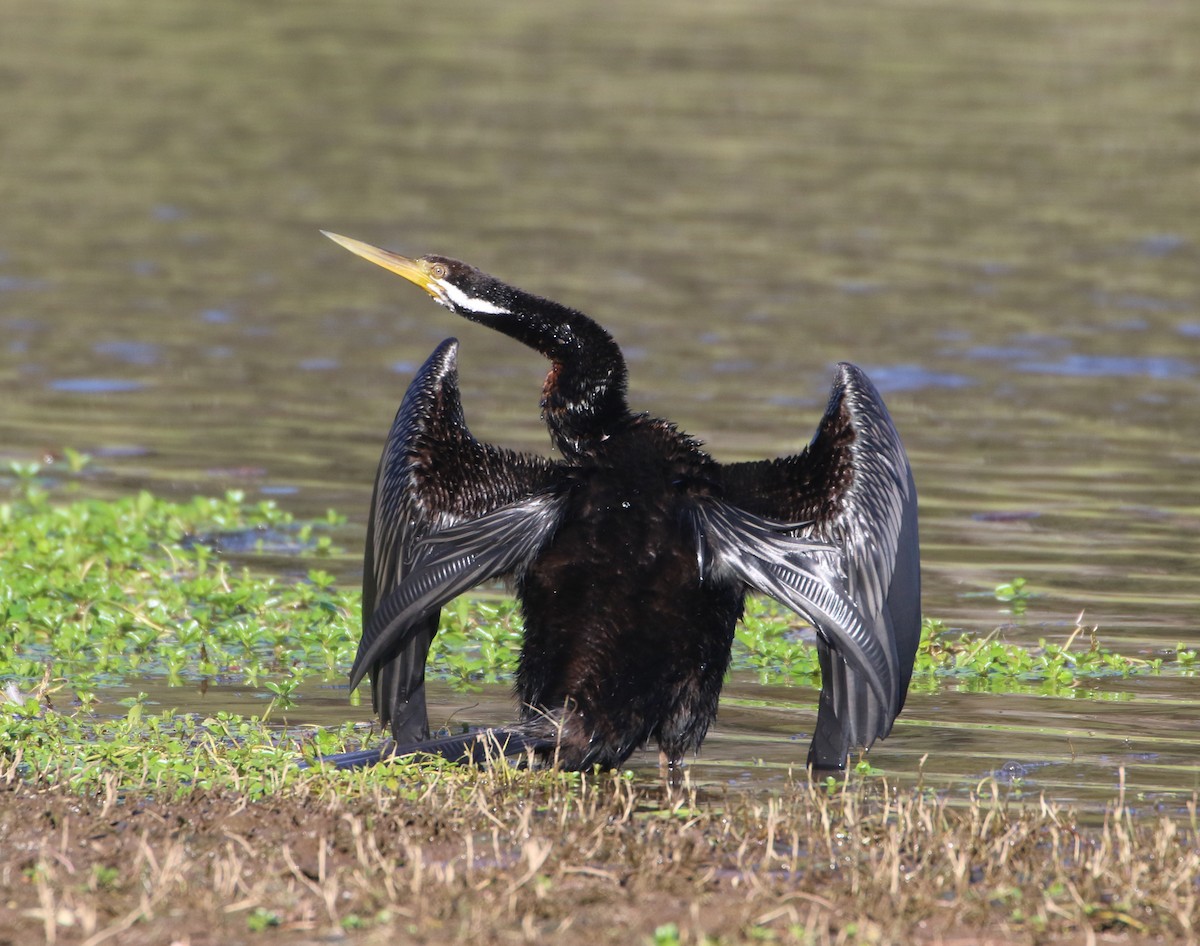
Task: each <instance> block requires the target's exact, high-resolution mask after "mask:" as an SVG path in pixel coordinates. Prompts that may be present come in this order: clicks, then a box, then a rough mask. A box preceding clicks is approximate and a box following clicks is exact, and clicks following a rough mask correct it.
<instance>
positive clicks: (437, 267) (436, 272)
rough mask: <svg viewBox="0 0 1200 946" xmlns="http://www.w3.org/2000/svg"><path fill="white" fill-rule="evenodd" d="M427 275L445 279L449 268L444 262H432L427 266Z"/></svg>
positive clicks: (448, 273)
mask: <svg viewBox="0 0 1200 946" xmlns="http://www.w3.org/2000/svg"><path fill="white" fill-rule="evenodd" d="M429 275H430V276H432V277H433V278H434V279H445V278H446V277H447V276H449V275H450V270H449V268H447V266H446V264H445V263H434V264H433V265H432V266H430V267H429Z"/></svg>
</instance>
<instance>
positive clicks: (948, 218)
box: [0, 0, 1200, 797]
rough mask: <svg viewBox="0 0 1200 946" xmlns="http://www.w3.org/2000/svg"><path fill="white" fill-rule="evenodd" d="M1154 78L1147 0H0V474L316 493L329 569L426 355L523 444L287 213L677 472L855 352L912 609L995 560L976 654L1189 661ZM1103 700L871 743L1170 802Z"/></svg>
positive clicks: (958, 591)
mask: <svg viewBox="0 0 1200 946" xmlns="http://www.w3.org/2000/svg"><path fill="white" fill-rule="evenodd" d="M409 7H411V5H409ZM1197 48H1200V17H1197V15H1196V11H1195V9H1194V5H1193V4H1191V3H1190V2H1189V0H1174V2H1172V0H1165V2H1159V3H1154V4H1137V5H1119V4H1100V5H1096V4H1094V3H1088V2H1084V0H1054V2H1050V3H1041V2H1039V3H1033V2H1018V3H1015V4H1013V3H993V2H987V0H971V2H966V3H961V4H943V3H922V2H901V3H894V2H867V3H864V4H854V5H841V4H835V3H808V4H804V5H802V6H797V5H796V4H794V3H787V2H770V0H768V2H763V3H757V4H753V5H746V4H735V3H722V2H714V3H700V4H694V3H689V4H684V3H674V2H667V3H662V4H656V5H654V7H653V8H651V9H647V8H646V7H645V5H643V4H633V3H629V2H624V0H618V2H615V3H609V4H604V5H597V4H592V3H585V2H565V3H559V4H554V5H545V4H523V3H510V4H485V3H478V2H471V0H468V2H466V3H462V4H457V5H455V6H454V7H453V8H431V7H421V8H419V10H418V9H417V8H408V7H406V5H404V4H396V3H394V2H391V0H389V2H386V3H384V2H373V0H366V2H362V3H358V4H355V5H353V6H346V5H343V4H329V3H320V2H309V0H298V2H293V3H288V4H271V5H258V6H254V7H246V6H245V5H244V4H238V3H233V2H232V0H212V2H206V3H203V4H197V3H189V2H183V0H161V2H157V3H154V4H149V5H147V4H134V3H132V2H130V0H106V2H103V3H95V4H78V3H73V2H66V0H40V2H38V3H36V4H35V3H27V2H17V3H9V4H7V5H5V6H4V8H3V10H0V105H2V107H3V110H4V115H5V122H4V127H3V129H2V130H0V139H2V140H3V145H4V169H3V173H0V206H3V208H4V212H3V214H2V215H0V405H2V406H0V456H2V457H7V458H20V459H28V458H30V457H34V456H36V455H38V454H39V453H40V452H42V451H44V450H57V449H59V448H61V447H62V446H63V445H70V446H74V447H76V448H78V449H81V450H84V451H86V452H88V453H91V454H93V455H94V456H95V457H96V458H97V459H96V467H97V470H98V472H97V473H96V475H95V476H94V479H93V481H92V482H93V483H94V487H95V490H96V492H97V493H98V494H101V495H113V494H118V493H125V492H128V491H129V490H133V489H137V488H139V487H142V486H149V487H151V488H153V489H155V490H158V491H161V492H165V493H168V494H185V493H192V492H213V491H220V490H224V489H226V488H230V487H236V488H239V489H245V490H247V491H248V492H249V493H250V494H252V495H255V494H263V495H268V496H272V497H274V498H276V499H277V500H278V501H279V502H281V503H282V504H284V505H285V506H287V507H288V508H290V509H292V510H293V511H295V512H296V513H297V514H299V515H307V514H313V513H323V511H324V510H325V509H326V508H327V507H330V506H332V507H335V508H337V509H339V510H342V511H344V512H346V513H347V514H349V515H350V516H351V519H352V522H351V525H350V526H349V527H347V529H346V530H345V534H344V535H343V536H342V540H343V541H344V543H345V544H346V545H347V546H348V547H357V546H358V545H359V543H360V542H361V535H362V527H363V526H362V518H363V516H364V515H365V510H366V505H367V500H368V495H369V488H370V480H371V477H372V475H373V471H374V467H375V463H376V460H377V457H378V451H379V448H380V441H381V437H382V436H383V434H384V432H385V431H386V429H387V425H388V423H389V422H390V419H391V415H392V413H393V411H394V410H395V407H396V404H397V403H398V401H399V398H400V396H401V395H402V393H403V390H404V387H405V384H406V380H407V378H408V376H409V375H410V374H411V372H412V370H413V368H414V367H415V366H416V365H418V364H419V363H420V362H421V361H422V360H423V359H424V358H425V356H426V355H427V354H428V353H429V351H430V350H431V349H432V347H433V345H434V344H436V343H437V342H438V341H439V340H441V339H442V338H444V337H446V336H447V335H450V334H454V335H456V336H458V337H459V338H460V339H461V340H462V357H461V363H462V372H463V388H464V390H463V396H464V401H465V404H466V408H467V411H468V416H469V419H470V422H471V425H472V429H473V430H474V431H475V433H476V434H477V435H479V436H481V437H484V438H487V439H490V440H494V441H499V442H503V443H505V444H507V445H510V446H514V447H519V448H523V449H529V450H545V449H546V435H545V431H544V428H543V427H542V426H541V424H540V422H539V420H538V416H537V398H538V394H539V391H540V384H541V377H542V375H543V373H544V365H543V364H542V363H541V362H540V360H539V358H538V357H537V356H536V355H535V354H533V353H532V352H529V351H526V350H524V349H522V348H520V347H519V346H517V345H515V344H514V343H512V342H511V341H509V340H507V339H504V338H502V337H499V336H497V335H494V334H492V333H489V332H488V331H487V330H485V329H483V328H480V327H478V326H472V325H469V324H467V323H464V322H461V321H457V320H455V319H454V318H453V317H452V316H450V315H449V314H447V313H445V312H443V311H441V310H438V309H436V308H435V307H433V306H432V305H430V304H429V303H428V301H427V300H426V299H424V298H423V297H422V295H421V294H420V293H419V292H418V291H416V290H414V289H412V287H409V286H406V285H404V284H402V283H401V282H400V281H399V280H397V279H395V278H394V277H390V276H388V275H387V274H385V273H383V272H382V271H379V270H375V269H373V268H371V267H369V266H368V265H367V264H366V263H363V262H362V261H359V260H355V259H354V258H352V257H350V256H349V255H347V254H346V253H345V252H344V251H342V250H340V249H339V248H337V247H335V246H334V245H333V244H331V243H329V242H328V241H326V240H324V239H323V238H321V237H320V236H319V234H318V233H317V230H318V228H328V229H333V230H337V231H340V232H343V233H348V234H352V235H355V236H358V237H361V238H363V239H366V240H369V241H371V242H374V243H381V244H385V245H388V246H391V247H394V248H396V249H398V250H400V251H408V252H412V253H420V252H428V251H437V252H443V253H447V254H450V255H454V256H458V257H461V258H465V259H467V260H470V261H472V262H474V263H476V264H477V265H480V266H482V267H483V268H485V269H488V270H490V271H492V272H495V273H497V274H500V275H502V276H503V277H505V278H506V279H508V280H509V281H511V282H514V283H516V284H518V285H521V286H524V287H527V288H529V289H532V290H535V291H538V292H540V293H542V294H545V295H549V296H552V297H555V298H558V299H561V300H563V301H565V302H568V303H571V304H574V305H576V306H577V307H579V308H581V309H583V310H584V311H587V312H589V313H591V314H592V315H594V316H595V317H596V318H597V319H599V320H600V321H601V322H602V323H603V324H604V325H605V326H606V327H608V328H609V329H610V330H611V331H612V332H613V333H614V334H615V335H616V337H617V339H618V340H619V341H620V343H621V344H622V345H623V346H624V347H625V349H626V351H627V353H628V354H629V357H630V363H631V374H632V400H633V403H634V404H635V406H636V407H637V408H639V409H646V410H650V411H652V412H654V413H656V414H660V415H662V416H667V417H670V418H672V419H673V420H676V421H678V422H679V423H680V424H681V425H683V426H684V427H685V429H687V430H688V431H690V432H692V433H694V434H696V435H698V436H700V437H703V438H704V439H705V440H706V441H707V442H708V443H709V445H710V446H711V448H712V450H713V452H714V453H715V454H716V455H717V456H718V457H720V458H725V459H744V458H750V457H755V456H761V455H774V454H779V453H786V452H791V451H794V450H795V449H797V448H798V447H799V446H801V445H802V444H803V443H804V442H805V441H806V440H807V439H808V437H809V436H810V434H811V431H812V429H813V427H814V424H815V421H816V418H817V416H818V414H819V412H820V409H821V407H822V405H823V402H824V399H825V396H826V390H827V386H828V384H829V380H830V374H831V366H832V365H833V363H835V362H837V361H839V360H843V359H845V360H853V361H855V362H857V363H859V364H860V365H862V366H863V367H864V368H866V369H867V370H868V371H869V372H870V373H871V374H872V376H873V377H874V378H875V380H876V381H877V383H878V384H879V386H880V388H881V389H882V391H883V392H884V395H885V397H886V398H887V401H888V404H889V406H890V407H891V410H892V413H893V415H894V417H895V419H896V422H897V424H898V426H899V427H900V430H901V432H902V434H903V436H904V438H905V441H906V443H907V445H908V447H909V450H910V453H911V456H912V459H913V463H914V467H915V469H916V475H917V480H918V485H919V490H920V495H921V514H922V517H923V518H922V539H923V553H924V568H925V576H926V594H925V610H926V612H927V613H928V614H931V615H934V616H937V617H941V618H943V619H944V620H946V621H948V622H949V623H951V624H953V625H955V626H961V627H964V628H967V629H969V630H973V631H980V632H986V631H990V630H991V629H992V628H993V627H995V626H996V625H997V624H999V623H1002V622H1004V621H1005V620H1006V617H1005V615H1004V614H1003V613H1001V612H1000V611H999V610H998V608H999V607H1000V606H999V605H997V603H996V602H994V601H992V600H991V599H989V598H988V597H987V596H986V595H983V596H981V595H980V593H981V592H987V591H989V590H990V589H991V588H992V587H994V586H995V585H996V584H997V583H999V582H1001V581H1006V580H1009V579H1011V578H1013V577H1014V576H1023V577H1025V578H1026V579H1028V581H1029V583H1030V585H1031V587H1033V589H1034V590H1035V591H1036V592H1038V597H1037V598H1035V599H1034V601H1033V603H1032V605H1031V607H1030V610H1029V612H1028V613H1027V614H1026V615H1025V616H1024V617H1023V618H1022V619H1021V624H1020V625H1019V626H1018V627H1015V628H1011V629H1008V630H1006V631H1005V632H1004V633H1005V635H1006V636H1008V637H1010V638H1012V639H1015V640H1023V641H1029V642H1031V643H1032V642H1036V640H1037V639H1038V638H1039V637H1042V636H1048V637H1055V636H1059V637H1064V636H1065V635H1066V634H1067V633H1069V631H1070V630H1071V629H1072V628H1073V627H1074V625H1075V619H1076V617H1077V615H1079V614H1080V612H1083V613H1084V621H1085V622H1087V623H1088V624H1097V625H1099V627H1100V635H1101V638H1102V640H1103V641H1104V642H1105V643H1106V644H1108V645H1110V646H1114V647H1116V648H1118V649H1120V650H1122V651H1124V652H1126V653H1133V654H1140V655H1143V656H1151V655H1154V654H1155V653H1157V652H1160V651H1163V650H1164V649H1170V648H1173V647H1174V646H1175V644H1176V642H1178V641H1187V642H1191V643H1192V645H1193V646H1194V645H1195V643H1196V641H1197V637H1198V636H1200V635H1197V611H1198V610H1200V609H1198V602H1200V554H1198V552H1200V548H1198V546H1200V542H1198V540H1200V490H1198V487H1197V478H1198V477H1200V224H1198V223H1197V221H1200V160H1198V158H1200V155H1198V152H1197V146H1196V142H1197V140H1200V138H1198V135H1200V93H1198V92H1197V90H1198V89H1200V58H1198V57H1197V56H1196V55H1195V50H1196V49H1197ZM341 570H342V575H343V577H344V579H345V581H346V582H347V583H353V582H355V581H357V563H356V561H355V560H354V558H353V557H350V556H348V557H347V558H346V559H345V560H343V561H342V562H341ZM1106 686H1107V687H1108V688H1109V689H1110V690H1111V691H1112V692H1111V693H1109V694H1107V697H1106V698H1105V699H1082V698H1079V699H1063V698H1050V697H1039V696H1037V695H1036V694H1034V693H1025V694H1021V695H1012V694H1009V695H988V694H976V693H968V692H963V691H961V690H959V689H956V688H953V687H948V686H947V687H942V688H941V689H939V690H938V691H937V692H936V693H932V694H925V693H920V692H918V693H915V694H914V695H913V698H912V700H911V703H910V707H909V708H908V709H907V710H906V713H905V716H904V717H903V719H902V721H901V723H900V725H899V726H898V728H897V731H896V734H895V735H894V736H893V737H892V739H890V740H889V741H888V742H887V743H886V744H884V745H883V746H881V748H880V751H879V752H878V753H875V754H873V756H872V758H873V759H875V760H876V762H877V764H878V765H880V766H882V767H885V768H891V769H896V770H901V771H912V770H915V769H916V767H917V764H918V760H919V759H920V758H921V757H922V756H925V755H928V756H929V759H928V761H927V763H926V769H927V771H931V772H934V773H938V774H941V775H945V776H951V775H969V776H972V777H974V776H980V775H986V774H988V773H990V772H995V771H1001V772H1003V771H1007V772H1009V773H1010V774H1011V773H1018V774H1019V776H1020V777H1023V778H1026V779H1027V781H1028V783H1029V784H1030V785H1034V786H1043V787H1048V788H1050V789H1052V790H1055V791H1058V792H1060V793H1062V794H1064V795H1065V796H1068V797H1076V796H1079V795H1085V794H1086V793H1087V788H1088V786H1104V787H1110V786H1111V785H1112V784H1114V783H1115V781H1116V779H1117V771H1118V769H1119V768H1120V767H1121V766H1125V767H1126V768H1127V770H1128V771H1129V773H1130V774H1129V777H1130V778H1131V779H1132V780H1133V781H1134V782H1135V783H1136V784H1137V785H1139V786H1141V788H1142V789H1144V791H1145V793H1146V794H1147V797H1153V793H1155V792H1157V791H1159V790H1167V789H1172V790H1185V791H1190V790H1192V789H1194V788H1196V787H1197V784H1198V783H1200V775H1198V774H1197V770H1196V768H1195V762H1194V755H1195V753H1194V751H1193V750H1192V748H1191V747H1192V746H1193V745H1194V744H1195V743H1196V742H1197V741H1198V740H1200V700H1198V698H1197V689H1196V688H1197V683H1196V680H1195V679H1194V678H1186V677H1180V676H1171V675H1167V676H1163V677H1157V678H1156V677H1146V678H1138V679H1133V680H1126V681H1120V682H1118V683H1117V684H1106ZM177 698H178V701H179V702H180V703H181V704H186V703H187V701H188V700H189V699H191V698H192V697H191V696H190V695H189V694H187V692H186V691H184V692H179V693H178V696H177ZM330 698H331V701H332V702H331V704H330V706H331V707H335V706H336V707H339V709H337V710H336V712H335V711H334V710H333V709H332V708H331V709H330V711H329V713H330V715H329V717H328V718H332V717H333V716H335V715H339V714H340V715H341V716H344V715H346V714H348V713H351V712H352V713H357V714H360V715H365V712H364V711H363V710H361V709H356V710H353V711H351V710H348V709H346V708H345V704H344V700H345V694H344V692H341V691H335V692H333V693H331V694H330ZM164 699H165V697H164ZM205 699H206V700H211V699H212V695H211V693H210V695H209V696H208V697H205ZM437 699H438V700H439V701H440V702H439V703H438V708H439V711H442V712H443V714H444V715H449V714H450V713H451V712H454V711H455V708H456V707H462V706H465V705H468V704H469V703H470V702H471V700H472V699H473V697H470V696H466V697H464V696H463V695H461V694H453V693H439V695H438V697H437ZM505 699H506V696H505V695H504V694H503V693H502V692H501V693H500V694H499V696H498V697H497V699H496V700H495V701H494V703H495V705H494V706H492V704H490V703H489V704H487V705H488V706H489V707H491V708H492V709H494V710H495V712H496V713H497V714H498V715H499V716H503V715H504V713H505V712H506V705H505V703H504V700H505ZM814 699H815V697H814V694H812V693H811V692H810V691H803V690H794V689H785V688H766V687H762V686H760V685H759V684H758V683H757V681H755V680H752V679H741V678H737V679H735V680H733V681H732V682H731V686H730V688H729V690H728V695H727V699H726V701H725V703H724V704H723V709H722V713H721V718H720V721H719V725H718V729H717V730H716V731H715V732H714V734H713V736H712V737H711V739H710V742H709V743H708V744H707V745H706V748H705V754H704V759H705V760H706V761H705V763H704V764H705V765H706V766H708V767H709V769H707V770H706V771H710V772H712V773H714V774H713V777H714V778H726V779H730V780H734V781H737V780H741V779H755V778H758V777H760V774H761V773H766V775H767V777H770V776H771V774H772V773H775V772H776V771H777V768H776V767H778V766H781V765H783V764H784V763H785V762H790V761H795V760H798V759H802V758H803V750H804V745H805V740H806V737H802V738H800V739H799V740H798V741H797V738H796V737H797V734H798V733H806V732H807V731H808V727H809V726H810V725H811V707H812V704H813V701H814ZM797 704H799V705H797ZM314 712H316V709H315V703H314ZM463 712H468V711H463ZM470 712H474V711H470ZM479 712H480V715H479V716H476V717H473V718H477V719H487V718H490V717H488V714H487V713H486V712H483V711H482V709H481V710H480V711H479ZM461 715H462V714H461V713H460V716H461ZM468 715H469V712H468ZM756 759H762V760H764V765H763V766H756V765H752V764H750V761H752V760H756ZM1005 766H1008V768H1007V769H1005Z"/></svg>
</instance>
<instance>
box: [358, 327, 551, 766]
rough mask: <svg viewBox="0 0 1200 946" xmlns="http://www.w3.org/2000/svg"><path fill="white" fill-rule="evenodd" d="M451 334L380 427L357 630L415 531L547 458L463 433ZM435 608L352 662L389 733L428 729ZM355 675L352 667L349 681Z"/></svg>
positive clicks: (520, 489) (382, 597) (525, 482)
mask: <svg viewBox="0 0 1200 946" xmlns="http://www.w3.org/2000/svg"><path fill="white" fill-rule="evenodd" d="M457 353H458V342H457V341H456V340H455V339H453V338H448V339H446V340H445V341H444V342H442V343H441V344H440V345H438V347H437V348H436V349H434V351H433V354H431V355H430V356H429V358H428V359H427V360H426V361H425V363H424V364H423V365H422V366H421V367H420V369H418V371H417V373H416V375H415V376H414V377H413V380H412V383H411V384H409V386H408V390H407V391H406V392H405V395H404V400H403V402H402V403H401V404H400V408H399V410H398V411H397V412H396V417H395V420H394V421H393V422H392V427H391V430H390V431H389V432H388V437H387V442H386V444H385V446H384V450H383V455H382V457H381V458H380V461H379V468H378V471H377V472H376V475H375V487H374V491H373V493H372V496H371V512H370V518H369V519H368V522H367V543H366V555H365V560H364V567H363V608H362V620H363V629H364V632H366V631H367V630H368V629H369V628H371V627H372V626H373V624H374V625H375V626H378V620H377V619H376V611H377V610H378V609H379V608H380V606H381V605H382V603H384V602H386V601H387V600H388V599H389V598H390V597H391V595H392V594H393V593H394V592H395V590H396V588H397V587H398V586H399V585H400V584H401V583H402V581H403V580H404V578H405V576H406V575H407V574H408V573H409V572H410V571H411V570H412V569H413V568H414V566H415V564H416V562H417V558H418V555H419V552H420V549H421V542H422V540H423V539H424V538H425V536H427V535H429V534H430V533H431V532H434V531H436V530H438V529H444V528H446V527H449V526H453V525H455V524H457V523H460V522H463V521H466V520H468V519H472V518H477V517H479V516H481V515H485V514H487V513H488V512H491V511H492V510H494V509H495V508H496V507H498V506H501V505H505V504H508V503H511V502H514V501H516V500H518V499H521V498H524V497H527V496H530V495H532V494H533V493H535V492H537V491H539V490H541V489H544V488H545V487H546V486H547V485H548V484H549V483H550V482H551V481H552V480H553V479H554V469H555V467H554V464H552V463H551V462H550V461H549V460H545V459H543V458H541V457H534V456H527V455H524V454H518V453H513V452H511V451H507V450H500V449H498V448H496V447H492V446H490V445H488V444H483V443H480V442H479V441H478V440H476V439H475V438H474V437H472V436H471V433H470V431H469V430H468V429H467V426H466V420H465V418H464V416H463V411H462V403H461V400H460V398H459V393H458V364H457ZM437 625H438V613H437V611H436V610H433V611H432V612H429V613H426V614H425V615H424V616H423V617H422V618H421V619H420V620H419V621H416V622H414V623H413V625H412V626H411V627H410V628H408V630H407V633H406V637H405V643H404V644H403V646H401V647H399V648H398V649H395V650H394V651H393V652H391V653H389V655H388V656H387V657H386V658H384V659H379V660H374V661H372V662H371V663H370V664H365V665H361V666H360V664H359V663H357V662H356V664H355V669H356V670H365V671H366V672H369V673H370V675H371V689H372V699H373V704H374V708H375V712H376V713H377V714H378V716H379V718H380V720H381V721H382V722H383V724H384V725H385V726H389V727H390V728H391V730H392V736H393V738H394V739H396V741H397V742H401V743H409V742H413V741H416V740H419V739H423V738H425V737H426V736H427V735H428V733H429V724H428V718H427V715H426V710H425V661H426V657H427V655H428V652H429V645H430V643H431V642H432V641H433V637H434V635H435V634H436V633H437ZM361 677H362V674H361V673H359V674H358V676H357V678H356V682H357V680H360V679H361Z"/></svg>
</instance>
